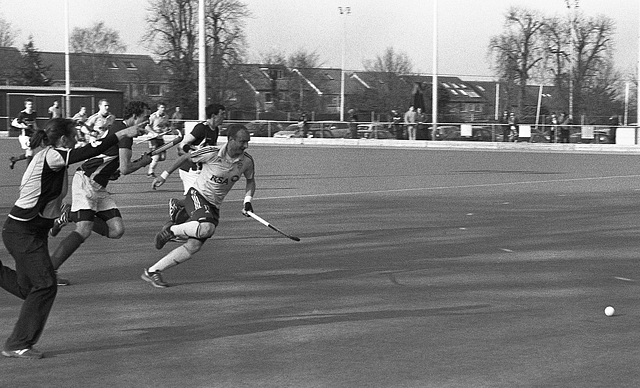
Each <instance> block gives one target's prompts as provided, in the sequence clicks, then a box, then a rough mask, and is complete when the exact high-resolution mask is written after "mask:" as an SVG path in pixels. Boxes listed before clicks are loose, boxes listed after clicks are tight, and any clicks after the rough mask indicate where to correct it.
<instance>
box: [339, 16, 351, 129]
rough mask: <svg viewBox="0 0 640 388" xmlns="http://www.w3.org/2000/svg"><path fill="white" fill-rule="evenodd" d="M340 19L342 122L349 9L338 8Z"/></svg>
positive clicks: (342, 117) (341, 119)
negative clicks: (341, 16)
mask: <svg viewBox="0 0 640 388" xmlns="http://www.w3.org/2000/svg"><path fill="white" fill-rule="evenodd" d="M338 11H339V12H340V15H343V16H344V17H343V18H342V67H341V68H340V121H344V81H345V80H344V61H345V55H346V46H347V19H346V16H347V15H350V14H351V7H338Z"/></svg>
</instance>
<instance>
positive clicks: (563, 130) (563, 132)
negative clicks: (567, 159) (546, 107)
mask: <svg viewBox="0 0 640 388" xmlns="http://www.w3.org/2000/svg"><path fill="white" fill-rule="evenodd" d="M559 121H560V143H569V142H570V141H569V139H570V137H571V124H572V120H571V116H569V115H568V114H566V113H565V112H562V114H560V118H559Z"/></svg>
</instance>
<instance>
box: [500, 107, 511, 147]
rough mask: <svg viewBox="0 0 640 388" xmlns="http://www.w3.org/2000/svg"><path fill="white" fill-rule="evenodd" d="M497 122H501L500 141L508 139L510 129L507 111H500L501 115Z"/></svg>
mask: <svg viewBox="0 0 640 388" xmlns="http://www.w3.org/2000/svg"><path fill="white" fill-rule="evenodd" d="M498 122H499V123H500V124H502V125H501V126H500V127H501V129H502V141H503V142H507V141H509V132H510V131H511V130H510V129H509V111H507V110H505V111H504V112H502V116H501V117H500V119H499V120H498Z"/></svg>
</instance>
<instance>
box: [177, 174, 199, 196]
mask: <svg viewBox="0 0 640 388" xmlns="http://www.w3.org/2000/svg"><path fill="white" fill-rule="evenodd" d="M178 171H179V173H180V179H182V187H183V188H184V192H183V194H184V195H187V193H188V192H189V189H190V188H192V187H193V186H194V185H195V183H196V179H198V176H200V170H189V171H185V170H183V169H179V170H178Z"/></svg>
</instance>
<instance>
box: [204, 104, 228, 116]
mask: <svg viewBox="0 0 640 388" xmlns="http://www.w3.org/2000/svg"><path fill="white" fill-rule="evenodd" d="M221 110H226V109H225V108H224V105H222V104H209V105H207V106H206V108H204V113H205V115H207V120H209V119H210V118H211V116H213V115H217V114H219V113H220V111H221Z"/></svg>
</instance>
